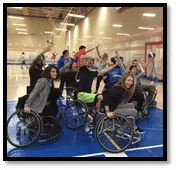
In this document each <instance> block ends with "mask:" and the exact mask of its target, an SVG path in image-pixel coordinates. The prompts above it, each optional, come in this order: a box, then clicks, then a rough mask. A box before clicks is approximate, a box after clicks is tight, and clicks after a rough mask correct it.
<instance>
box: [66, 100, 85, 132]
mask: <svg viewBox="0 0 176 170" xmlns="http://www.w3.org/2000/svg"><path fill="white" fill-rule="evenodd" d="M87 116H88V110H87V107H85V104H84V103H83V102H81V101H79V100H73V101H71V102H70V103H69V104H68V105H67V107H66V109H65V112H64V115H63V119H64V122H65V124H66V126H67V128H69V129H72V130H76V129H79V128H81V127H83V126H84V125H85V123H86V120H87Z"/></svg>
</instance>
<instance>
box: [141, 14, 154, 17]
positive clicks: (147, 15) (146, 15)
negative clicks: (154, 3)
mask: <svg viewBox="0 0 176 170" xmlns="http://www.w3.org/2000/svg"><path fill="white" fill-rule="evenodd" d="M143 16H145V17H155V16H156V14H154V13H143Z"/></svg>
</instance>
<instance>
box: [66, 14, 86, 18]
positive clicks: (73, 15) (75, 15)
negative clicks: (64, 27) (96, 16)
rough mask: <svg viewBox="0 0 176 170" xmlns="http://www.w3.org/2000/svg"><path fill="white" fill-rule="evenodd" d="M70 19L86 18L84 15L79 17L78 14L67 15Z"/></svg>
mask: <svg viewBox="0 0 176 170" xmlns="http://www.w3.org/2000/svg"><path fill="white" fill-rule="evenodd" d="M67 15H68V16H69V17H77V18H85V16H84V15H77V14H67Z"/></svg>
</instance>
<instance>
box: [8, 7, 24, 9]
mask: <svg viewBox="0 0 176 170" xmlns="http://www.w3.org/2000/svg"><path fill="white" fill-rule="evenodd" d="M8 8H16V9H22V8H23V7H8Z"/></svg>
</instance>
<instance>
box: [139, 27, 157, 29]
mask: <svg viewBox="0 0 176 170" xmlns="http://www.w3.org/2000/svg"><path fill="white" fill-rule="evenodd" d="M138 29H141V30H154V28H149V27H138Z"/></svg>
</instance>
